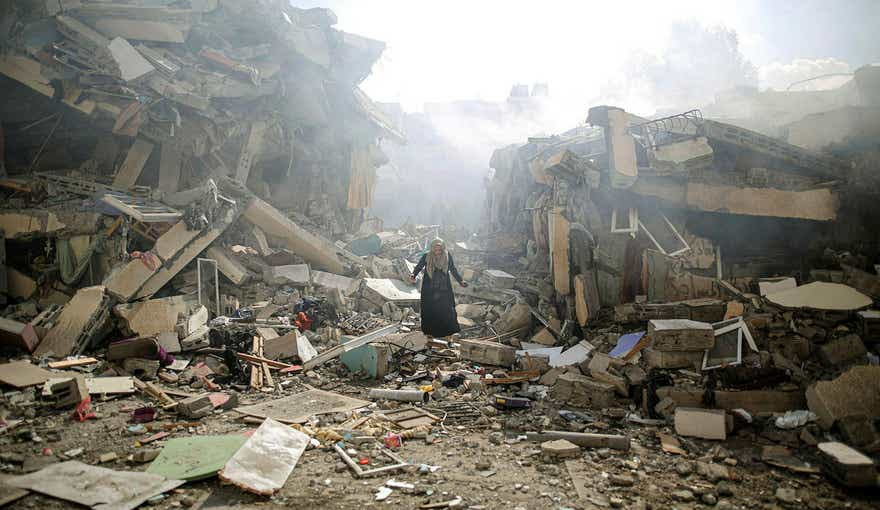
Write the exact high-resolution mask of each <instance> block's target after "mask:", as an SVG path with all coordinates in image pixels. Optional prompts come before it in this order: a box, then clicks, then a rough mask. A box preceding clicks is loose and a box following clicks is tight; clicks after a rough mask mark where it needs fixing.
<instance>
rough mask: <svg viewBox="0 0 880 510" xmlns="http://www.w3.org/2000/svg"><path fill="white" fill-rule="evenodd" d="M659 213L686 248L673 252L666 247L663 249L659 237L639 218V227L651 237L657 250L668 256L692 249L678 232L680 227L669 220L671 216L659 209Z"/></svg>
mask: <svg viewBox="0 0 880 510" xmlns="http://www.w3.org/2000/svg"><path fill="white" fill-rule="evenodd" d="M658 214H660V217H661V218H663V221H665V222H666V225H667V226H668V227H669V229H670V230H671V231H672V233H674V234H675V237H677V238H678V240H679V241H680V242H681V244H682V245H684V248H681V249H679V250H676V251H674V252H672V253H668V252H667V251H666V250H665V249H663V247H662V246H660V243H658V242H657V239H656V238H655V237H654V236H653V234H651V232H650V231H649V230H648V228H647V227H645V224H644V223H642V221H641V220H639V228H641V229H642V231H644V232H645V234H646V235H647V236H648V239H650V240H651V242H652V243H654V246H655V247H656V248H657V250H658V251H659V252H660V253H662V254H663V255H666V256H667V257H675V256H677V255H681V254H682V253H685V252H687V251H689V250H690V249H691V247H690V245H689V244H688V243H687V241H685V240H684V237H682V236H681V234H680V233H679V232H678V229H677V228H675V226H674V225H673V224H672V222H671V221H669V218H667V217H666V215H665V214H663V213H662V212H659V211H658Z"/></svg>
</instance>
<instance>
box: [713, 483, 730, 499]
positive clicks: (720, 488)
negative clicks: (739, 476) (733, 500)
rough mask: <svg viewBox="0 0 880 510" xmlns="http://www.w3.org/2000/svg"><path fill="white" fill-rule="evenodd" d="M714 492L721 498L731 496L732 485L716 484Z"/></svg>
mask: <svg viewBox="0 0 880 510" xmlns="http://www.w3.org/2000/svg"><path fill="white" fill-rule="evenodd" d="M715 492H716V493H717V494H718V495H719V496H721V497H730V496H733V485H732V484H731V483H730V482H728V481H721V482H718V485H716V486H715Z"/></svg>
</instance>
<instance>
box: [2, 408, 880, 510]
mask: <svg viewBox="0 0 880 510" xmlns="http://www.w3.org/2000/svg"><path fill="white" fill-rule="evenodd" d="M133 405H136V401H135V400H134V399H122V400H116V401H109V402H99V403H97V404H96V408H97V410H98V413H99V419H97V420H90V421H87V422H85V423H71V422H70V421H69V418H68V416H67V415H66V414H65V415H57V416H52V417H46V418H45V419H43V420H40V421H39V422H38V423H36V424H35V426H34V428H33V429H32V431H33V433H34V434H35V435H36V436H37V437H38V438H39V441H40V442H34V441H33V440H32V439H33V436H31V440H26V438H24V437H20V438H18V439H19V440H18V441H16V442H12V443H10V444H7V445H5V446H4V448H3V451H4V452H5V453H6V454H17V455H19V456H20V457H21V458H24V459H25V461H26V462H28V463H32V462H39V461H40V460H41V458H42V459H43V460H45V459H46V456H45V455H42V452H43V449H44V448H51V450H52V452H53V453H55V454H61V453H63V452H68V451H70V450H74V449H77V448H83V452H82V453H81V454H79V455H77V456H76V459H77V460H80V461H82V462H87V463H95V464H97V463H98V459H99V457H100V456H101V455H102V454H106V453H109V452H115V453H117V454H118V456H119V460H116V461H112V462H107V463H105V464H102V465H103V466H105V467H110V468H114V469H133V470H143V469H145V468H146V466H147V464H129V463H127V462H126V460H125V458H126V457H127V456H128V455H129V454H130V453H132V452H134V451H137V450H138V448H137V447H135V445H134V443H135V441H136V440H137V439H138V437H134V436H132V435H130V434H129V433H128V432H127V430H126V427H127V425H128V423H127V422H126V420H127V418H128V416H129V413H128V412H124V411H123V409H129V408H131V407H132V406H133ZM546 420H547V418H546V417H545V416H542V415H540V414H538V413H533V414H529V412H528V411H526V412H519V413H516V414H515V415H500V416H498V417H497V418H496V419H495V421H494V422H493V426H492V427H490V428H483V429H479V430H467V429H457V428H449V430H448V433H444V432H441V433H438V434H437V435H436V438H437V441H436V442H435V443H434V444H430V445H429V444H426V441H425V440H423V439H419V440H411V441H407V442H406V443H405V445H404V447H403V448H402V450H401V451H400V455H401V456H402V457H404V458H405V459H406V460H407V461H410V462H412V463H414V464H422V463H424V464H428V465H432V466H440V469H438V470H437V471H435V472H433V473H418V472H415V471H411V472H400V473H395V474H392V475H388V476H385V477H379V478H370V479H365V480H357V479H354V478H353V476H352V475H351V473H350V471H349V470H348V468H347V467H346V466H345V465H344V464H343V463H342V462H341V461H340V459H339V457H338V456H337V455H336V454H335V453H334V452H333V451H332V450H328V449H311V450H308V451H306V452H305V454H304V455H303V456H302V458H301V459H300V461H299V464H298V465H297V466H296V469H295V470H294V471H293V473H292V474H291V476H290V478H289V479H288V481H287V483H286V484H285V486H284V487H283V489H282V490H281V491H280V492H279V493H278V494H276V495H275V496H274V497H273V498H271V499H266V498H261V497H257V496H253V495H250V494H246V493H243V492H242V491H240V490H239V489H237V488H235V487H231V486H223V485H221V484H220V482H219V481H218V480H217V479H216V478H211V479H208V480H204V481H200V482H194V483H189V484H186V485H184V486H182V487H181V488H180V489H178V490H177V491H174V492H172V493H168V494H167V495H166V497H165V498H163V499H161V500H159V501H156V502H154V503H153V504H152V507H153V508H158V509H166V508H167V509H172V508H193V507H195V508H198V507H199V505H201V506H200V507H201V508H205V509H208V508H213V509H219V508H254V509H269V508H328V509H329V508H333V509H356V508H363V507H369V508H418V507H419V506H420V505H423V504H425V503H438V502H443V501H453V500H456V499H457V498H461V499H462V503H461V505H462V506H460V508H463V507H470V508H488V509H496V508H497V509H507V510H510V509H514V508H523V509H546V508H560V509H561V508H583V509H603V508H632V509H639V508H653V509H661V508H680V509H686V508H710V507H715V508H720V509H727V510H731V509H736V508H750V509H751V508H768V509H772V508H809V509H816V510H820V509H821V510H824V509H832V508H849V509H854V510H856V509H870V508H880V499H878V498H880V496H878V495H877V494H872V493H868V492H866V493H860V492H852V491H850V492H848V493H844V492H842V491H841V490H840V489H839V488H837V487H836V486H834V485H832V484H831V483H830V482H828V481H827V480H826V479H825V477H823V476H818V475H808V476H804V475H793V474H789V473H786V472H783V471H780V470H777V469H774V468H771V467H769V466H767V465H765V464H764V463H762V462H761V461H760V458H759V453H758V449H759V446H758V445H757V443H756V441H755V439H756V438H754V437H750V438H739V437H737V438H734V439H732V440H730V441H728V442H726V443H714V442H704V441H687V442H685V443H684V445H685V446H686V448H687V450H688V451H689V452H692V453H689V454H688V455H686V456H673V455H670V454H666V453H663V452H662V450H661V449H660V445H659V441H658V440H657V439H656V433H657V431H658V430H660V429H658V428H656V427H631V428H626V429H625V430H626V433H627V434H629V435H630V437H631V438H632V439H633V447H632V449H631V451H629V452H625V453H624V452H616V451H613V450H607V449H598V450H582V452H581V455H580V457H578V458H575V459H570V460H567V461H556V462H553V461H548V460H547V459H544V458H542V456H541V454H540V445H539V444H537V443H530V442H525V441H518V440H517V439H516V434H515V433H512V432H511V433H507V434H505V433H504V432H502V430H503V427H504V426H505V425H506V426H516V427H518V428H519V427H529V428H536V427H539V426H540V425H541V424H542V423H544V424H546ZM555 425H557V424H556V423H554V426H555ZM249 427H252V426H249V425H247V424H244V423H242V422H241V421H239V420H238V419H237V413H234V412H225V413H223V414H219V415H212V416H210V417H208V418H205V419H204V420H203V423H202V425H200V426H198V427H193V428H190V429H184V430H180V431H178V432H175V433H174V434H173V437H183V436H187V435H196V434H225V433H234V432H241V431H243V430H246V429H247V428H249ZM493 429H495V430H493ZM718 444H722V445H723V448H718V447H717V445H718ZM713 446H714V448H713ZM144 448H146V447H144ZM712 452H714V454H713V453H712ZM49 458H51V457H49ZM700 463H702V464H703V466H707V465H708V466H711V467H710V468H705V467H704V468H703V469H702V470H701V469H700V468H699V466H700ZM569 467H571V468H572V469H573V471H574V474H575V477H576V478H577V479H578V480H579V481H582V483H583V486H582V487H581V488H580V490H578V488H576V487H575V486H574V484H573V483H572V477H571V476H570V475H569ZM707 469H708V470H707ZM724 477H727V478H729V479H724ZM392 478H393V479H395V480H397V481H401V482H409V483H412V484H413V485H414V486H415V488H414V489H413V490H397V489H395V490H394V491H393V493H392V494H391V495H390V496H389V497H388V498H387V499H385V500H384V501H375V493H376V491H377V489H378V488H379V487H381V486H382V485H383V484H384V483H385V482H386V481H387V480H389V479H392ZM579 493H580V494H579ZM205 498H207V499H205ZM707 503H709V504H707ZM713 503H714V505H710V504H713ZM147 506H149V505H147ZM6 508H11V509H34V508H40V509H43V508H45V509H60V508H81V507H78V506H76V505H71V504H69V503H66V502H64V501H61V500H57V499H53V498H49V497H45V496H41V495H37V494H32V495H29V496H27V497H25V498H23V499H20V500H18V501H16V502H13V503H11V504H10V505H8V506H7V507H6Z"/></svg>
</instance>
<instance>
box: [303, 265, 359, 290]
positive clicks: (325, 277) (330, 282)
mask: <svg viewBox="0 0 880 510" xmlns="http://www.w3.org/2000/svg"><path fill="white" fill-rule="evenodd" d="M359 284H360V280H356V279H354V278H349V277H347V276H342V275H341V274H333V273H328V272H326V271H317V270H313V271H312V285H314V286H315V287H318V288H324V289H336V290H338V291H340V292H341V293H342V295H343V296H348V295H351V294H353V293H354V292H356V291H357V288H358V286H359Z"/></svg>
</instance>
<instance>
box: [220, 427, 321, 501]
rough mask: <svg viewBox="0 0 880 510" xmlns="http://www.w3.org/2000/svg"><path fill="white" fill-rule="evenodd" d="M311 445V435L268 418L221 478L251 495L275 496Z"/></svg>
mask: <svg viewBox="0 0 880 510" xmlns="http://www.w3.org/2000/svg"><path fill="white" fill-rule="evenodd" d="M309 441H310V438H309V436H308V435H306V434H304V433H302V432H300V431H298V430H296V429H293V428H290V427H289V426H287V425H283V424H281V423H279V422H277V421H275V420H273V419H271V418H267V419H266V420H265V421H263V424H262V425H260V426H259V428H257V430H256V432H254V433H253V435H252V436H251V437H250V438H248V440H247V442H245V444H243V445H242V447H241V448H239V449H238V451H236V452H235V455H233V456H232V457H231V458H230V459H229V460H228V461H226V464H225V465H224V466H223V469H221V470H220V472H219V473H218V475H219V476H220V479H221V480H223V481H224V482H228V483H231V484H233V485H235V486H236V487H239V488H241V489H244V490H246V491H248V492H253V493H255V494H260V495H262V496H271V495H272V494H274V493H275V492H277V491H278V490H280V489H281V487H283V486H284V483H285V482H287V478H288V477H289V476H290V473H291V472H293V469H294V468H295V467H296V464H297V462H298V461H299V458H300V457H301V456H302V454H303V452H304V451H305V450H306V447H307V446H308V445H309Z"/></svg>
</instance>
